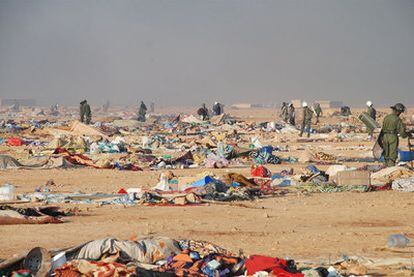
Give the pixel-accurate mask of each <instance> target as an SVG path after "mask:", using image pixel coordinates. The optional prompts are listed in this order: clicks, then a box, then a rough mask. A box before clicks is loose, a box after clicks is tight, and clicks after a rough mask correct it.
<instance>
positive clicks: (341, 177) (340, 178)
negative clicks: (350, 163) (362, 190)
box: [335, 170, 371, 186]
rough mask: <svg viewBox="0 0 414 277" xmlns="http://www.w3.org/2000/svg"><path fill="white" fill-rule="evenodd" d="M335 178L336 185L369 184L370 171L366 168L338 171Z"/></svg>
mask: <svg viewBox="0 0 414 277" xmlns="http://www.w3.org/2000/svg"><path fill="white" fill-rule="evenodd" d="M335 179H336V184H337V185H338V186H359V185H371V173H370V172H369V171H366V170H349V171H339V172H338V173H337V175H336V178H335Z"/></svg>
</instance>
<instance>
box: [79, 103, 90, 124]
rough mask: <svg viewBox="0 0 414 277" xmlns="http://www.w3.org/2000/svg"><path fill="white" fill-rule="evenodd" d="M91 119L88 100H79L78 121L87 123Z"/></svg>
mask: <svg viewBox="0 0 414 277" xmlns="http://www.w3.org/2000/svg"><path fill="white" fill-rule="evenodd" d="M91 119H92V112H91V106H89V104H88V101H86V100H83V101H82V102H80V121H81V122H82V123H86V124H89V123H91Z"/></svg>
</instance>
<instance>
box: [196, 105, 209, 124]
mask: <svg viewBox="0 0 414 277" xmlns="http://www.w3.org/2000/svg"><path fill="white" fill-rule="evenodd" d="M197 114H198V115H199V116H200V117H201V119H202V120H208V110H207V107H206V104H204V103H203V105H201V108H199V109H198V110H197Z"/></svg>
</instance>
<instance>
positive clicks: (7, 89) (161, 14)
mask: <svg viewBox="0 0 414 277" xmlns="http://www.w3.org/2000/svg"><path fill="white" fill-rule="evenodd" d="M0 97H9V98H23V97H33V98H36V99H38V100H39V102H40V104H50V103H52V102H60V103H66V104H77V103H78V102H79V100H81V99H83V98H87V99H88V100H89V102H90V103H92V105H101V104H102V103H103V102H105V101H106V99H109V100H110V101H111V102H112V103H114V104H131V105H132V104H134V105H136V103H137V101H138V100H141V99H143V100H145V101H154V102H156V103H159V104H162V105H168V104H171V105H178V104H185V105H190V104H198V103H200V102H207V103H211V102H212V101H215V100H219V101H222V102H224V103H227V104H230V103H234V102H255V103H267V102H280V101H282V100H290V99H292V98H304V99H306V100H308V101H312V100H314V99H332V100H336V99H337V100H343V101H344V102H346V103H348V104H351V105H355V104H361V103H362V104H363V103H365V101H366V100H372V101H374V103H377V104H378V105H385V104H387V105H388V104H391V103H394V102H397V101H402V102H404V103H407V104H414V1H413V0H406V1H400V0H383V1H381V0H326V1H322V0H303V1H282V0H280V1H278V0H274V1H265V0H257V1H254V0H234V1H232V0H220V1H209V0H188V1H184V0H165V1H158V0H148V1H123V0H120V1H118V0H113V1H105V0H100V1H88V0H79V1H74V0H66V1H59V0H55V1H43V0H36V1H35V0H31V1H30V0H10V1H9V0H0Z"/></svg>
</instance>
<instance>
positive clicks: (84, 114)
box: [54, 100, 414, 166]
mask: <svg viewBox="0 0 414 277" xmlns="http://www.w3.org/2000/svg"><path fill="white" fill-rule="evenodd" d="M366 105H367V110H366V114H367V115H368V116H369V117H370V118H372V119H373V120H374V121H376V119H377V111H376V109H375V108H374V105H373V103H372V102H371V101H367V103H366ZM302 108H303V109H302V113H303V116H302V121H301V125H300V133H299V136H300V137H302V135H303V133H305V132H306V133H307V136H308V137H310V133H311V125H312V118H313V116H314V115H315V118H316V121H315V123H316V124H318V123H319V117H321V116H322V108H321V106H320V104H319V103H315V104H314V105H313V107H312V108H310V107H309V106H308V103H306V102H302ZM54 109H56V110H57V105H56V106H55V107H54ZM391 109H392V113H390V114H389V115H387V116H385V118H384V121H383V123H382V129H381V132H380V134H379V137H378V142H379V143H380V145H381V147H382V149H383V156H384V163H385V165H386V166H393V165H395V163H396V161H397V158H398V145H399V137H401V138H406V137H407V136H408V135H410V134H412V133H414V131H413V130H411V131H407V130H406V128H405V126H404V123H403V121H402V120H401V118H400V115H401V114H402V113H403V112H405V110H406V109H405V106H404V105H403V104H401V103H397V104H395V105H394V106H391ZM147 110H148V109H147V106H146V105H145V103H144V102H143V101H141V104H140V106H139V110H138V117H137V120H138V121H140V122H145V120H146V114H147ZM223 113H224V110H223V105H222V104H220V103H219V102H217V101H216V102H215V103H214V105H213V107H212V114H213V115H221V114H223ZM197 114H198V115H199V116H200V117H201V119H202V120H208V119H209V116H210V113H209V110H208V109H207V107H206V105H205V104H202V106H201V107H200V108H199V109H198V110H197ZM281 117H282V119H283V121H285V122H286V123H288V124H291V125H295V107H294V106H293V104H292V103H290V104H288V103H286V102H283V103H282V107H281ZM91 119H92V112H91V107H90V105H89V104H88V102H87V101H86V100H83V101H82V102H80V120H81V122H83V123H86V124H90V123H91ZM373 134H374V128H373V127H368V137H369V138H370V139H372V138H373Z"/></svg>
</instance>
